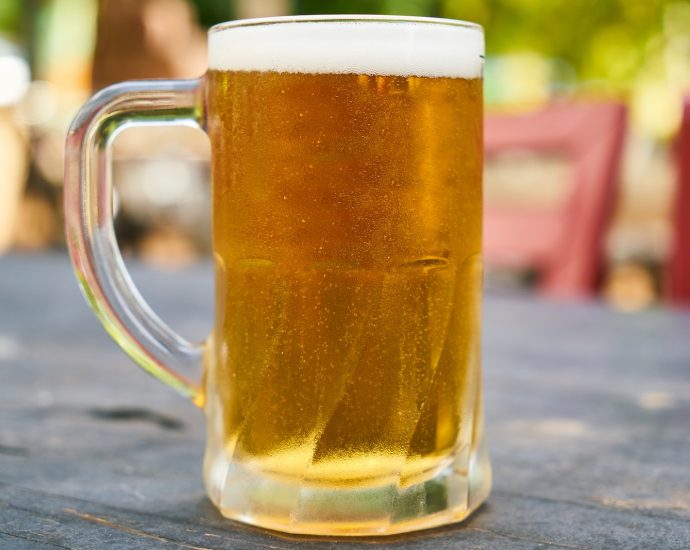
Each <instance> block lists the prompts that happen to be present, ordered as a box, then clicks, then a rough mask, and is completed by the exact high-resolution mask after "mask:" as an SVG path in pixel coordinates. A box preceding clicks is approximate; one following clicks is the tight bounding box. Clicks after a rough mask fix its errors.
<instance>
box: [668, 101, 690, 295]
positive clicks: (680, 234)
mask: <svg viewBox="0 0 690 550" xmlns="http://www.w3.org/2000/svg"><path fill="white" fill-rule="evenodd" d="M676 145H677V151H676V153H677V154H678V186H677V188H676V197H675V212H674V216H673V242H672V247H671V255H670V264H669V270H668V280H667V289H668V290H667V293H666V294H667V298H668V300H669V301H670V302H671V303H672V304H675V305H683V304H684V305H690V96H688V97H687V98H685V104H684V106H683V121H682V122H681V126H680V133H679V134H678V141H677V142H676Z"/></svg>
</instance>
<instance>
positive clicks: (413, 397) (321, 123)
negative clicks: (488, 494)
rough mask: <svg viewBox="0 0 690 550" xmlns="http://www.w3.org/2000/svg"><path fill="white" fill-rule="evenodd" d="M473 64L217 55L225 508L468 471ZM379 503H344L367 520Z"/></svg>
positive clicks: (473, 366)
mask: <svg viewBox="0 0 690 550" xmlns="http://www.w3.org/2000/svg"><path fill="white" fill-rule="evenodd" d="M479 76H480V75H477V76H476V77H474V78H467V77H455V76H415V75H395V74H365V73H352V72H344V73H339V72H328V71H323V72H291V71H281V70H223V69H212V70H210V71H209V73H208V74H207V77H206V78H207V81H206V88H205V93H206V113H207V114H206V117H207V118H206V120H207V130H208V133H209V137H210V141H211V146H212V181H213V200H212V205H213V217H212V219H213V248H214V253H215V262H216V325H215V330H214V335H213V338H212V341H211V343H210V346H211V347H210V349H209V354H208V355H209V361H208V365H207V372H206V392H207V393H206V397H207V414H208V415H209V417H214V418H216V421H215V422H214V423H213V427H212V428H211V429H210V430H209V442H208V452H207V462H206V472H207V475H206V477H207V484H208V485H210V489H209V491H210V494H211V496H212V498H213V499H214V501H216V503H217V504H218V505H219V507H220V508H221V510H222V511H223V512H224V513H225V514H226V515H229V516H231V517H236V516H237V512H236V511H235V510H234V507H235V505H234V504H233V498H235V497H233V496H232V495H233V494H241V495H244V496H242V497H241V498H240V499H238V502H240V503H241V506H242V507H243V508H246V506H247V505H246V500H247V498H246V495H247V494H250V493H251V495H252V496H251V498H249V500H251V501H252V502H254V506H255V509H254V510H252V515H253V517H259V518H260V519H259V520H257V522H258V523H259V524H263V525H269V526H274V527H275V528H278V529H285V530H290V523H291V522H294V518H293V517H292V516H291V514H292V512H290V511H289V510H290V507H289V506H286V508H285V512H284V514H281V513H280V512H276V511H275V510H276V508H279V506H278V507H276V506H275V505H273V503H272V500H276V499H277V500H278V501H280V500H281V499H285V500H288V501H293V500H294V499H297V500H296V501H299V502H302V501H303V500H304V494H305V491H312V492H313V493H314V494H318V495H321V496H319V497H316V498H313V495H312V496H310V497H309V499H308V500H309V502H310V503H309V504H308V506H311V507H313V508H314V509H316V510H317V511H318V510H319V506H320V505H319V504H318V502H320V501H319V499H322V501H323V502H329V498H331V497H332V495H333V494H337V493H338V491H353V492H354V493H357V492H358V491H359V493H361V494H366V493H367V491H370V492H371V491H374V492H376V491H378V493H376V494H377V495H378V494H379V493H381V491H383V492H385V491H389V490H393V491H394V493H395V494H396V495H397V496H396V497H395V498H398V499H402V498H403V497H402V496H401V495H403V494H404V493H405V491H411V494H412V493H414V494H417V493H418V492H419V487H424V486H425V484H427V483H430V482H431V481H430V480H434V479H436V478H437V477H438V476H439V475H441V472H443V471H444V470H445V471H453V472H464V474H461V475H465V476H467V471H468V468H469V460H470V456H471V455H472V453H473V452H474V450H475V449H476V447H477V444H478V441H479V438H480V437H481V433H480V432H481V424H482V420H481V410H480V403H479V397H478V396H479V388H480V366H479V361H480V351H479V345H480V336H479V329H480V300H481V225H482V224H481V216H482V186H481V177H482V146H483V145H482V115H483V113H482V80H481V78H479ZM209 426H211V424H209ZM220 478H222V479H220ZM209 479H210V480H211V481H210V482H209ZM262 483H266V484H267V487H271V489H270V490H267V491H266V494H265V495H263V497H262V496H261V495H260V494H259V496H257V494H256V491H257V490H258V491H259V493H260V490H259V489H257V487H259V486H261V484H262ZM290 487H293V488H295V490H294V492H291V490H289V489H286V492H285V494H282V493H281V491H282V490H283V489H285V488H290ZM214 488H215V493H216V494H215V495H214ZM485 489H487V490H488V486H487V487H485ZM443 490H446V491H447V487H445V486H444V489H443ZM415 491H416V493H415ZM224 492H226V493H224ZM281 494H282V496H277V495H281ZM310 494H311V493H310ZM228 495H230V496H228ZM329 495H330V496H329ZM262 498H265V499H266V502H264V503H262ZM367 498H368V497H362V498H361V500H362V501H367ZM376 498H381V497H380V496H377V497H376ZM405 498H413V497H405ZM414 498H417V499H419V495H418V494H417V496H416V497H414ZM482 498H483V497H482ZM355 500H356V499H355ZM467 500H468V498H467V496H465V507H464V509H463V511H462V513H463V514H464V515H466V513H467V512H468V510H469V509H470V507H471V503H470V504H468V503H467ZM296 501H295V502H296ZM292 503H293V504H294V502H292ZM301 506H304V504H302V505H301ZM367 506H369V505H367ZM367 506H364V507H363V508H362V510H360V511H357V510H355V512H354V515H352V510H351V509H350V510H349V511H348V514H350V516H351V517H353V518H354V519H353V521H352V529H353V531H356V530H357V529H360V528H361V526H360V527H357V526H358V525H360V523H358V521H357V517H358V516H360V515H361V516H362V518H367V520H369V519H371V518H369V517H368V516H367V510H369V508H367ZM238 507H239V505H238ZM355 508H356V507H355ZM266 510H271V511H270V512H266ZM426 512H427V513H428V512H429V510H426ZM369 513H370V510H369ZM380 513H381V512H378V511H377V512H375V514H374V515H377V514H380ZM262 514H264V515H263V516H262ZM335 514H336V516H337V514H338V512H337V511H336V513H335ZM306 515H307V516H308V515H309V514H306ZM312 515H314V514H312ZM315 515H317V516H318V515H319V513H316V514H315ZM326 515H327V514H326ZM370 515H371V514H370ZM413 515H414V514H413ZM350 516H344V517H350ZM458 517H459V514H458ZM291 518H292V519H291ZM335 519H337V518H335ZM373 519H374V520H376V521H379V522H380V519H379V518H373ZM336 523H337V525H336ZM342 523H343V521H342V518H340V520H339V521H338V522H334V523H333V526H331V527H329V523H328V520H327V519H326V520H325V521H324V522H322V523H320V524H319V526H318V528H317V527H310V528H309V529H310V530H314V531H317V532H333V531H343V529H342ZM388 523H392V522H391V521H390V518H389V519H388ZM389 527H390V526H389ZM407 529H409V527H405V528H404V529H400V530H407Z"/></svg>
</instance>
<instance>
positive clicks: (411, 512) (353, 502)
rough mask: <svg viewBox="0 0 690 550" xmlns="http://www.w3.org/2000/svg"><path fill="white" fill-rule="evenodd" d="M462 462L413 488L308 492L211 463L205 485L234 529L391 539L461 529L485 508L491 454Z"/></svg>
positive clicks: (477, 452) (480, 452) (479, 450)
mask: <svg viewBox="0 0 690 550" xmlns="http://www.w3.org/2000/svg"><path fill="white" fill-rule="evenodd" d="M463 454H464V457H463V458H464V459H463V460H461V459H460V457H458V460H456V461H455V462H454V463H452V464H450V465H449V466H447V467H445V468H444V469H442V470H441V471H440V472H438V473H437V474H436V475H434V476H433V477H432V478H430V479H427V480H425V481H423V482H419V483H416V484H412V485H408V486H401V485H400V484H399V483H398V482H392V483H389V484H386V485H381V486H377V487H351V488H348V487H338V488H334V487H324V486H308V485H304V484H303V483H300V481H299V480H296V481H294V482H288V481H286V480H284V479H282V480H281V479H275V478H272V477H267V476H263V475H261V474H258V473H257V472H256V471H252V470H250V469H249V468H246V467H245V466H243V465H242V464H237V463H232V464H227V462H226V463H225V464H223V462H225V461H224V460H223V458H220V457H216V460H214V459H213V458H212V457H210V456H209V457H208V459H209V460H207V463H206V468H205V474H206V475H205V479H206V484H207V489H208V493H209V496H210V497H211V500H212V501H213V503H214V504H215V505H216V507H217V508H218V509H219V510H220V512H221V513H222V514H223V516H225V517H227V518H229V519H232V520H235V521H239V522H242V523H246V524H250V525H255V526H257V527H262V528H265V529H271V530H274V531H281V532H286V533H293V534H300V535H321V536H377V535H378V536H381V535H393V534H399V533H406V532H409V531H418V530H422V529H429V528H432V527H438V526H441V525H446V524H450V523H456V522H459V521H462V520H463V519H465V518H467V517H468V516H469V515H470V514H471V513H472V512H473V511H474V510H475V509H476V508H478V507H479V505H480V504H481V503H482V502H484V500H486V498H487V497H488V495H489V492H490V489H491V469H490V465H489V460H488V455H487V453H486V449H485V447H484V445H479V446H478V447H476V448H475V449H474V450H473V452H471V453H470V456H469V457H468V456H467V453H466V452H465V453H463ZM218 458H220V461H218V460H217V459H218ZM468 458H469V460H468ZM461 465H462V466H464V468H460V467H459V466H461Z"/></svg>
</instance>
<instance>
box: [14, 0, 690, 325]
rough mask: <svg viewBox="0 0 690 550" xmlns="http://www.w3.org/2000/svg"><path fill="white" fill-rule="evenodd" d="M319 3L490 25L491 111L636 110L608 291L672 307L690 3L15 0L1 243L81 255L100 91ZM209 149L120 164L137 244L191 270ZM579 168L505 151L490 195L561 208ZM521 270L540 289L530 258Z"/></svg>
mask: <svg viewBox="0 0 690 550" xmlns="http://www.w3.org/2000/svg"><path fill="white" fill-rule="evenodd" d="M310 13H380V14H399V15H424V16H437V17H451V18H457V19H465V20H469V21H475V22H478V23H480V24H481V25H483V26H484V28H485V32H486V41H487V63H486V73H485V77H486V86H485V96H486V106H487V114H488V116H493V115H494V114H495V115H497V116H506V114H508V115H510V114H520V113H525V112H531V111H535V110H539V109H542V108H544V107H545V106H547V105H550V104H553V103H554V102H562V101H591V100H593V99H596V100H598V101H601V100H604V101H610V102H617V103H620V104H622V105H623V106H624V107H625V109H626V113H627V125H626V128H625V141H624V147H623V152H622V155H621V158H620V162H619V166H617V171H616V173H617V176H616V179H617V181H616V185H617V191H616V200H615V205H614V206H613V208H612V210H611V216H610V218H611V219H610V220H609V221H608V223H607V224H606V232H605V236H604V238H603V242H602V250H603V268H602V270H601V274H600V275H598V276H597V280H596V288H595V289H594V295H595V296H597V297H599V298H601V299H603V300H605V301H606V302H607V303H609V304H611V306H612V307H616V308H618V309H621V310H625V311H637V310H641V309H645V308H648V307H650V306H654V305H657V304H661V303H663V301H664V295H665V289H664V285H665V276H664V273H665V269H666V266H667V263H668V261H669V256H670V254H671V243H672V234H673V224H674V218H673V212H675V208H676V206H674V201H675V197H676V196H677V195H676V188H677V185H678V183H677V182H678V178H677V170H678V168H677V164H678V163H677V158H676V154H675V150H676V141H677V137H678V132H679V128H680V126H681V120H682V110H683V98H684V97H685V96H686V95H687V94H689V93H690V0H569V1H556V0H378V1H374V0H331V1H329V2H323V1H317V0H292V1H290V0H251V1H250V0H234V1H230V0H194V1H192V0H0V255H2V254H4V253H9V252H15V253H16V252H18V251H22V252H27V251H30V252H33V251H45V250H51V249H52V250H60V251H64V236H63V228H62V204H61V197H62V174H63V146H64V145H63V144H64V138H65V135H66V132H67V128H68V126H69V123H70V121H71V119H72V117H73V116H74V114H75V112H76V111H77V109H78V108H79V107H80V105H81V104H82V103H83V102H84V101H85V100H86V99H87V98H88V97H89V96H90V95H91V94H92V93H93V91H95V90H97V89H99V88H102V87H103V86H106V85H108V84H111V83H113V82H118V81H121V80H127V79H132V78H159V77H164V78H184V77H195V76H199V75H201V74H202V73H203V72H204V71H205V69H206V36H205V32H206V29H207V28H208V27H209V26H211V25H213V24H215V23H218V22H221V21H226V20H230V19H238V18H249V17H263V16H272V15H288V14H310ZM208 149H209V148H208V144H207V142H206V138H205V136H204V135H203V134H201V133H200V132H197V131H194V130H191V129H183V128H180V129H174V130H171V129H167V128H166V129H160V128H159V129H136V130H134V129H132V130H127V131H125V132H124V133H123V135H122V137H121V138H120V139H119V140H118V141H117V144H116V146H115V151H114V165H113V175H114V183H115V186H116V189H117V212H118V214H117V218H116V226H117V231H118V237H119V240H120V243H121V246H122V247H123V250H124V253H125V254H126V255H127V256H129V257H137V258H140V259H141V260H143V261H145V262H149V263H152V264H155V265H157V266H161V267H163V268H179V267H181V266H184V265H188V264H189V263H191V262H195V261H198V260H199V259H201V258H204V257H205V256H207V255H208V253H209V248H210V221H209V178H210V176H209V167H208ZM568 177H569V176H568V167H567V166H566V163H565V162H562V161H561V160H559V158H558V157H554V156H553V155H546V156H544V155H528V156H524V155H521V156H517V157H516V156H502V157H497V158H495V159H493V160H491V161H490V162H488V163H487V168H486V195H487V202H488V203H489V204H490V203H491V202H493V201H496V202H499V203H502V204H506V203H508V204H509V203H511V201H513V202H515V203H516V204H521V205H522V204H527V203H534V204H540V205H542V206H543V205H547V206H548V205H549V204H555V203H558V201H559V200H561V198H560V195H561V194H563V193H565V192H566V191H564V189H565V188H566V187H567V185H564V184H563V181H565V180H568ZM508 278H509V280H510V284H517V285H523V284H524V285H525V286H530V285H533V284H534V273H532V271H530V270H529V269H518V270H514V272H511V273H510V274H509V277H508Z"/></svg>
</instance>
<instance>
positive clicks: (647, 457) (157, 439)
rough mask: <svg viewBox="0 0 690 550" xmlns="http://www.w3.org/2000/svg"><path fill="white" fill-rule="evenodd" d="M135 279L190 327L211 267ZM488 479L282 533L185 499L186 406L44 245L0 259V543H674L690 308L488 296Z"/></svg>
mask: <svg viewBox="0 0 690 550" xmlns="http://www.w3.org/2000/svg"><path fill="white" fill-rule="evenodd" d="M134 278H135V280H137V282H138V283H139V284H140V288H141V289H142V292H143V293H144V295H145V296H147V297H148V298H149V300H150V302H151V304H152V305H153V307H154V308H155V309H157V310H158V311H160V313H161V314H162V316H163V318H164V319H166V320H168V321H170V322H171V324H172V325H173V326H175V327H176V328H178V329H179V330H180V331H182V332H183V333H185V334H187V335H190V336H194V337H198V338H201V337H202V336H203V335H204V333H205V332H206V330H207V329H208V328H209V326H210V316H211V310H212V307H211V295H212V288H211V285H212V275H211V270H210V266H208V265H205V266H199V267H197V268H194V269H192V270H189V271H186V272H184V273H178V274H165V273H159V272H155V271H153V270H149V269H145V268H143V267H141V266H135V268H134ZM484 364H485V380H486V403H487V416H488V418H487V420H488V428H487V432H488V438H489V446H490V449H491V455H492V462H493V466H494V490H493V493H492V495H491V497H490V499H489V502H488V505H486V506H484V507H483V508H482V509H481V510H480V511H478V512H477V513H476V514H475V515H474V516H473V517H472V518H471V519H470V520H469V521H467V522H465V523H464V524H461V525H456V526H452V527H447V528H441V529H436V530H433V531H428V532H422V533H418V534H415V535H411V536H400V537H396V538H393V539H377V540H373V539H364V540H362V539H360V540H350V541H347V540H346V541H335V540H317V539H307V538H302V539H300V538H295V537H285V536H278V535H275V534H271V533H268V532H265V531H261V530H258V529H253V528H249V527H245V526H242V525H239V524H236V523H233V522H230V521H227V520H224V519H223V518H222V517H220V516H219V514H218V513H217V512H216V511H215V510H214V508H213V506H212V505H211V504H210V503H209V501H208V500H207V499H206V497H205V496H204V490H203V486H202V482H201V475H200V470H201V460H202V453H203V439H204V423H203V418H202V415H201V413H200V412H199V411H198V410H196V409H195V408H194V407H193V406H192V405H191V404H189V403H187V402H185V401H184V400H183V399H182V398H180V397H178V396H176V395H175V394H173V393H172V392H171V391H170V390H168V389H167V388H165V387H164V386H163V385H161V384H160V383H158V382H157V381H155V380H153V379H151V378H149V377H148V376H147V375H145V374H144V372H143V371H140V370H139V369H137V368H136V367H134V366H133V365H132V364H131V363H130V362H129V360H128V359H127V358H126V357H125V356H124V354H123V353H122V352H120V351H119V350H118V349H117V348H116V346H115V344H113V343H112V342H111V341H110V340H109V338H108V337H107V336H106V334H105V332H104V331H103V330H102V328H101V327H100V326H99V324H98V323H97V322H96V320H95V318H94V317H93V315H92V314H91V312H90V311H88V309H87V307H86V305H85V303H84V300H83V299H82V298H81V296H80V295H79V293H78V290H77V288H76V283H75V280H74V276H73V275H72V272H71V269H70V267H69V265H68V262H67V259H66V258H64V257H62V256H39V257H26V258H22V257H10V258H5V259H1V260H0V548H3V549H4V548H10V549H15V548H17V549H24V548H39V549H40V548H94V549H96V548H98V549H101V548H115V549H119V548H123V549H138V548H205V549H225V548H228V549H229V548H232V549H244V548H247V549H289V548H296V547H301V546H304V547H305V548H319V549H320V548H348V549H349V548H368V547H371V546H372V545H377V544H378V545H381V546H384V547H386V548H389V547H390V548H434V549H456V548H487V549H504V548H505V549H508V548H510V549H522V548H525V549H527V548H529V549H532V548H626V549H632V548H640V549H648V548H655V549H657V548H678V549H681V548H690V314H688V313H685V314H683V313H672V312H668V311H662V310H657V311H650V312H647V313H642V314H637V315H622V314H618V313H615V312H612V311H609V310H606V309H605V308H603V307H601V306H598V305H594V304H584V305H563V304H553V303H547V302H542V301H538V300H536V299H534V298H525V297H508V296H497V295H489V296H488V298H487V300H486V306H485V354H484Z"/></svg>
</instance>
